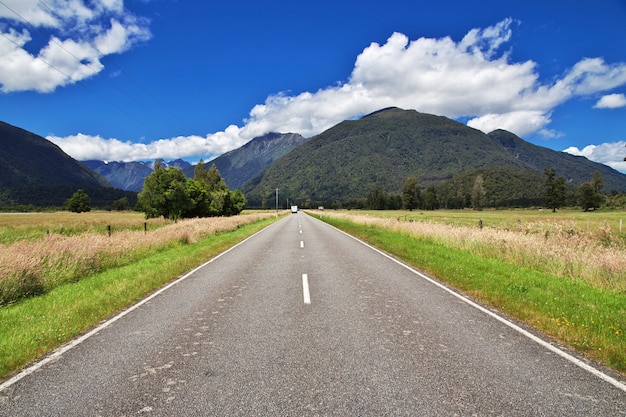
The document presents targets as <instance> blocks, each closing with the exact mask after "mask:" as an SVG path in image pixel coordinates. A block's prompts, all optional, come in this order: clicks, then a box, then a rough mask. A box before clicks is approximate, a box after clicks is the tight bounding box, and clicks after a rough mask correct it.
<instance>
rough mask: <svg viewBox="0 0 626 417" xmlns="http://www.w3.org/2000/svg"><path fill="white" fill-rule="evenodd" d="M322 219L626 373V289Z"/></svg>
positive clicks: (406, 235) (427, 239)
mask: <svg viewBox="0 0 626 417" xmlns="http://www.w3.org/2000/svg"><path fill="white" fill-rule="evenodd" d="M323 220H324V221H326V222H328V223H330V224H332V225H334V226H336V227H338V228H340V229H342V230H345V231H346V232H348V233H350V234H352V235H354V236H357V237H359V238H361V239H363V240H365V241H367V242H369V243H370V244H372V245H374V246H376V247H378V248H380V249H382V250H384V251H386V252H388V253H391V254H393V255H395V256H397V257H398V258H400V259H402V260H403V261H405V262H407V263H408V264H411V265H413V266H415V267H417V268H419V269H420V270H422V271H425V272H426V273H428V274H431V275H433V276H435V277H437V278H438V279H440V280H441V281H443V282H446V283H448V284H450V285H452V286H453V287H455V288H457V289H458V290H460V291H462V292H464V293H466V294H468V295H469V296H471V297H472V298H475V299H477V300H479V301H481V302H483V303H485V304H487V305H490V306H492V307H495V308H496V309H498V310H500V311H502V312H504V313H505V314H507V315H509V316H511V317H514V318H516V319H518V320H520V321H523V322H525V323H527V324H529V325H531V326H533V327H534V328H536V329H538V330H540V331H542V332H544V333H545V334H547V335H549V336H551V337H554V338H556V339H558V340H559V341H561V342H562V343H565V344H567V345H569V346H571V347H573V348H575V349H577V350H579V351H580V352H583V353H584V354H586V355H588V356H589V357H591V358H594V359H596V360H598V361H600V362H602V363H604V364H606V365H608V366H610V367H612V368H614V369H616V370H618V371H620V372H622V373H626V333H625V332H626V293H623V292H622V293H619V292H613V291H609V290H603V289H600V288H596V287H593V286H591V285H589V284H587V283H584V282H582V281H580V280H572V279H568V278H563V277H556V276H553V275H550V274H548V273H545V272H542V271H537V270H534V269H531V268H524V267H520V266H518V265H512V264H508V263H506V262H503V261H501V260H498V259H494V258H486V257H481V256H475V255H472V254H469V253H467V252H465V251H462V250H460V249H456V248H451V247H449V246H447V245H444V244H443V243H440V242H437V241H435V240H433V239H431V238H419V237H415V236H414V235H408V234H403V233H400V232H393V231H390V230H388V229H385V228H382V227H377V226H366V225H361V224H357V223H353V222H349V221H345V220H340V219H336V218H332V217H329V216H324V218H323Z"/></svg>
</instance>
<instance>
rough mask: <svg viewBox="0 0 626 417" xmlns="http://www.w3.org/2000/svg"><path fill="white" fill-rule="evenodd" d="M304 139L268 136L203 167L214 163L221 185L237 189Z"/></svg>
mask: <svg viewBox="0 0 626 417" xmlns="http://www.w3.org/2000/svg"><path fill="white" fill-rule="evenodd" d="M306 141H307V139H306V138H305V137H303V136H302V135H299V134H297V133H275V132H272V133H268V134H267V135H264V136H259V137H256V138H254V139H252V140H251V141H250V142H248V143H246V144H245V145H243V146H242V147H240V148H238V149H235V150H232V151H230V152H226V153H225V154H223V155H221V156H218V157H217V158H215V159H214V160H212V161H210V162H208V163H207V164H206V165H207V166H210V165H211V164H215V166H216V167H217V169H218V171H219V172H220V174H221V176H222V178H223V179H224V182H226V185H228V187H229V188H231V189H239V188H241V186H242V185H243V184H244V183H245V182H246V181H248V180H250V179H251V178H252V177H254V176H255V175H257V174H258V173H259V172H261V171H262V170H263V169H265V168H266V167H268V166H269V165H270V164H271V163H272V162H274V161H275V160H276V159H278V158H280V157H281V156H283V155H286V154H287V153H289V152H290V151H291V150H292V149H294V148H296V147H298V146H300V145H301V144H303V143H304V142H306Z"/></svg>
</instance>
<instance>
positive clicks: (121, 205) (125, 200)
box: [111, 197, 130, 211]
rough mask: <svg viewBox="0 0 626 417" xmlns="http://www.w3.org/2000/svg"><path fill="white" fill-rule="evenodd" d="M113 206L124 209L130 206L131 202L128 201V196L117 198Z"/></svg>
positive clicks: (113, 207) (120, 209)
mask: <svg viewBox="0 0 626 417" xmlns="http://www.w3.org/2000/svg"><path fill="white" fill-rule="evenodd" d="M111 208H112V209H113V210H116V211H124V210H128V209H129V208H130V204H129V203H128V197H122V198H120V199H118V200H115V201H114V202H113V204H112V205H111Z"/></svg>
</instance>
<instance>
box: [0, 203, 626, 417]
mask: <svg viewBox="0 0 626 417" xmlns="http://www.w3.org/2000/svg"><path fill="white" fill-rule="evenodd" d="M598 369H599V368H598ZM598 369H596V368H593V367H591V366H589V365H587V364H586V362H584V361H581V360H580V359H576V358H575V357H573V356H572V355H571V354H568V353H565V352H563V351H562V350H559V349H557V348H556V347H555V346H554V345H553V344H552V343H550V342H549V341H544V340H542V339H539V338H537V337H536V336H533V335H532V333H529V332H527V331H526V330H523V329H522V328H520V327H519V326H518V325H516V324H513V323H511V322H510V321H508V320H507V319H504V318H502V317H501V316H500V315H497V314H495V313H493V312H491V311H490V310H488V309H485V308H483V307H480V306H478V305H476V304H474V303H472V302H471V301H470V300H467V299H466V298H464V297H462V296H460V295H458V294H456V293H455V292H453V291H451V290H449V289H447V288H446V287H445V286H443V285H441V284H439V283H437V282H436V281H433V280H431V279H430V278H428V277H426V276H424V275H422V274H420V273H419V272H417V271H415V270H413V269H411V268H409V267H407V266H405V265H403V264H401V263H399V262H396V261H394V260H393V259H391V258H390V257H388V256H386V255H384V254H382V253H380V252H378V251H376V250H375V249H373V248H371V247H369V246H367V245H365V244H363V243H361V242H360V241H358V240H356V239H354V238H352V237H350V236H348V235H346V234H344V233H342V232H340V231H338V230H336V229H334V228H332V227H330V226H328V225H326V224H324V223H323V222H321V221H319V220H318V219H316V218H313V217H310V216H308V215H306V214H304V213H302V212H300V213H297V214H293V215H290V216H288V217H286V218H283V219H281V220H279V221H278V222H276V223H275V224H273V225H272V226H270V227H268V228H266V229H264V230H263V231H261V232H259V233H257V234H256V235H254V236H252V237H251V238H249V239H248V240H246V241H244V242H242V243H241V244H239V245H237V246H235V247H233V248H232V249H230V250H228V251H226V252H225V253H223V254H221V255H220V256H218V257H216V258H214V259H213V260H211V261H210V262H208V263H207V264H205V265H203V266H202V267H200V268H198V269H196V270H194V271H192V272H190V273H189V274H187V275H185V276H184V277H181V278H180V279H179V280H177V281H176V282H174V283H173V284H171V285H169V286H168V287H166V288H164V289H163V290H161V291H159V292H157V293H155V294H153V295H152V296H150V297H149V298H147V299H146V300H144V301H143V302H141V303H139V304H137V305H136V306H134V307H132V308H130V309H128V310H126V311H124V312H123V313H121V314H120V315H119V316H116V317H115V318H114V319H112V320H111V321H108V322H106V323H104V324H103V325H101V326H100V327H98V328H96V329H94V330H93V331H92V332H90V333H88V334H86V335H85V336H83V337H82V338H80V339H77V340H76V341H74V342H73V343H71V344H70V345H68V346H66V347H64V348H63V349H62V350H60V351H57V352H56V353H55V354H53V355H51V356H48V357H47V358H46V359H45V360H44V361H42V362H40V363H39V364H38V365H36V367H34V368H29V369H27V370H26V371H25V372H23V373H22V374H18V375H17V376H16V377H14V378H13V379H11V380H8V381H5V382H4V383H3V384H2V385H0V416H11V417H19V416H29V417H30V416H141V415H146V416H569V417H572V416H626V385H624V382H623V381H624V379H623V378H622V379H621V381H622V382H620V379H619V377H617V376H616V375H615V374H612V373H611V372H610V371H607V370H598Z"/></svg>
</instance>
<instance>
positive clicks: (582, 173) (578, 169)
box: [488, 130, 626, 192]
mask: <svg viewBox="0 0 626 417" xmlns="http://www.w3.org/2000/svg"><path fill="white" fill-rule="evenodd" d="M488 136H489V137H490V138H492V139H493V140H494V141H496V143H499V144H500V145H501V146H502V147H503V148H504V149H505V150H506V151H507V152H509V153H510V154H511V155H513V156H514V157H515V158H516V159H518V160H519V161H522V162H524V164H525V165H526V166H527V167H529V168H530V169H531V170H532V171H536V172H539V173H541V174H542V175H543V170H544V169H545V168H553V169H554V172H555V173H556V176H557V177H560V176H563V177H564V178H565V180H566V181H567V182H568V183H571V184H576V185H578V184H582V183H583V182H586V181H590V180H591V177H592V176H593V173H594V172H595V171H599V172H600V175H602V179H603V180H604V189H603V191H604V192H610V191H613V190H615V191H626V183H625V178H626V176H625V175H624V174H621V173H619V172H618V171H616V170H614V169H613V168H611V167H609V166H607V165H604V164H599V163H597V162H593V161H590V160H589V159H587V158H585V157H584V156H576V155H571V154H568V153H565V152H557V151H554V150H552V149H548V148H544V147H541V146H536V145H533V144H532V143H529V142H526V141H525V140H524V139H522V138H520V137H518V136H516V135H515V134H513V133H511V132H507V131H506V130H495V131H493V132H491V133H489V134H488Z"/></svg>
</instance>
